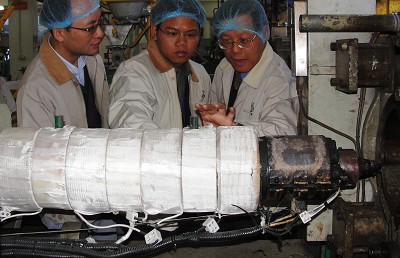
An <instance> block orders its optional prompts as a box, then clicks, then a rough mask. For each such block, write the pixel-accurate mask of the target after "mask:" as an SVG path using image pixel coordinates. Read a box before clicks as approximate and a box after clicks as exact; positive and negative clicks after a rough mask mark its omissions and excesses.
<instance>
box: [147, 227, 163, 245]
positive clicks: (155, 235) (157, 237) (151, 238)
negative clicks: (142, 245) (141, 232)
mask: <svg viewBox="0 0 400 258" xmlns="http://www.w3.org/2000/svg"><path fill="white" fill-rule="evenodd" d="M144 240H145V241H146V244H148V245H152V244H156V243H158V242H160V241H161V240H162V237H161V233H160V231H158V230H157V229H153V230H152V231H150V232H149V233H147V234H146V235H145V236H144Z"/></svg>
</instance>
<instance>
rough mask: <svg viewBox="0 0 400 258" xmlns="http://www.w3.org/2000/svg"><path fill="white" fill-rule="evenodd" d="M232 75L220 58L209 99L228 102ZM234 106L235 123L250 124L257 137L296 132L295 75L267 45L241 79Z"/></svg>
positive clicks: (227, 64)
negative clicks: (258, 59)
mask: <svg viewBox="0 0 400 258" xmlns="http://www.w3.org/2000/svg"><path fill="white" fill-rule="evenodd" d="M233 74H234V69H233V67H232V65H231V64H230V63H229V62H228V61H227V60H226V59H225V58H224V59H223V60H222V61H221V62H220V64H219V65H218V67H217V68H216V70H215V74H214V79H213V83H212V86H211V87H212V90H211V96H210V98H211V102H213V103H215V102H221V103H225V104H228V102H229V94H230V89H231V85H232V79H233ZM234 108H235V110H236V116H235V122H238V123H241V124H243V125H253V126H254V127H255V128H256V129H257V131H258V136H259V137H262V136H275V135H295V134H297V120H298V112H299V106H298V97H297V92H296V78H295V77H294V76H293V75H292V73H291V71H290V69H289V67H288V66H287V65H286V63H285V61H284V60H283V59H282V58H281V57H280V56H279V55H278V54H276V53H275V52H274V51H273V50H272V48H271V46H270V45H269V44H267V46H266V47H265V50H264V52H263V54H262V57H261V59H260V61H259V62H258V63H257V64H256V66H255V67H253V69H252V70H251V71H250V72H249V73H248V74H247V76H246V77H245V78H244V79H243V82H242V84H241V85H240V87H239V91H238V95H237V98H236V101H235V103H234Z"/></svg>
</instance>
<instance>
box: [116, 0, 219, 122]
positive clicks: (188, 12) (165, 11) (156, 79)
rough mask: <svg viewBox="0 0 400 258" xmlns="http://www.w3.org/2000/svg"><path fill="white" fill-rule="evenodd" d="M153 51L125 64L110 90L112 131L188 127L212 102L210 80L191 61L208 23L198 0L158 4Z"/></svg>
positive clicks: (154, 12) (153, 17) (153, 18)
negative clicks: (201, 108)
mask: <svg viewBox="0 0 400 258" xmlns="http://www.w3.org/2000/svg"><path fill="white" fill-rule="evenodd" d="M150 20H151V28H150V31H151V36H152V40H151V41H150V42H149V44H148V49H147V50H144V51H142V52H141V53H140V54H138V55H137V56H134V57H133V58H131V59H129V60H127V61H125V62H123V63H122V64H121V65H120V66H119V67H118V69H117V71H116V73H115V75H114V77H113V81H112V84H111V87H110V109H109V124H110V127H111V128H117V127H130V128H137V129H156V128H163V129H169V128H183V127H186V126H188V125H189V124H190V118H191V117H196V113H195V112H196V109H195V107H194V104H195V103H207V102H208V97H209V89H210V85H211V80H210V77H209V75H208V74H207V72H206V70H205V69H204V67H203V66H201V65H200V64H198V63H196V62H194V61H192V60H189V58H191V57H192V55H193V54H194V53H195V50H196V48H197V45H198V43H199V41H200V36H201V35H200V34H201V28H202V27H203V25H204V23H205V21H206V14H205V11H204V8H203V7H202V5H201V4H200V3H199V2H198V1H197V0H159V1H157V3H156V5H155V6H154V8H153V9H152V10H151V16H150Z"/></svg>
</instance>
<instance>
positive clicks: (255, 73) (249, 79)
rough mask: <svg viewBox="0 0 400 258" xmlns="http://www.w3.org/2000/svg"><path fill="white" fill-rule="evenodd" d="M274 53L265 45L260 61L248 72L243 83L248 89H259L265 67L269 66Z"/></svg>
mask: <svg viewBox="0 0 400 258" xmlns="http://www.w3.org/2000/svg"><path fill="white" fill-rule="evenodd" d="M273 55H274V52H273V50H272V47H271V46H270V45H269V44H268V43H267V45H266V46H265V48H264V51H263V53H262V56H261V59H260V60H259V61H258V63H257V64H256V65H255V66H254V67H253V69H251V70H250V72H249V73H248V74H247V76H246V77H244V79H243V81H244V82H246V83H247V84H248V85H249V86H250V87H253V88H255V89H257V88H258V87H260V84H261V80H262V79H263V77H264V71H265V67H267V66H268V65H270V63H271V61H272V58H273Z"/></svg>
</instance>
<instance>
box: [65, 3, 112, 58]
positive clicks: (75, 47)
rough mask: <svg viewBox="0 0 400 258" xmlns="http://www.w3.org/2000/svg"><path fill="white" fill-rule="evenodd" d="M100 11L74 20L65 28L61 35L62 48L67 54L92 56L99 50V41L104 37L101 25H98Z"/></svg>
mask: <svg viewBox="0 0 400 258" xmlns="http://www.w3.org/2000/svg"><path fill="white" fill-rule="evenodd" d="M100 16H101V11H100V10H97V11H96V12H93V13H91V14H90V15H89V16H87V17H85V18H82V19H80V20H77V21H75V22H74V23H72V24H71V25H70V27H69V28H67V29H66V30H65V31H66V33H65V34H64V37H63V46H64V50H65V51H66V52H67V55H70V56H72V57H79V56H82V55H87V56H93V55H96V54H97V53H98V52H99V47H100V43H101V41H102V40H103V38H104V36H105V35H104V32H103V30H102V29H101V26H98V24H99V19H100Z"/></svg>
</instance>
